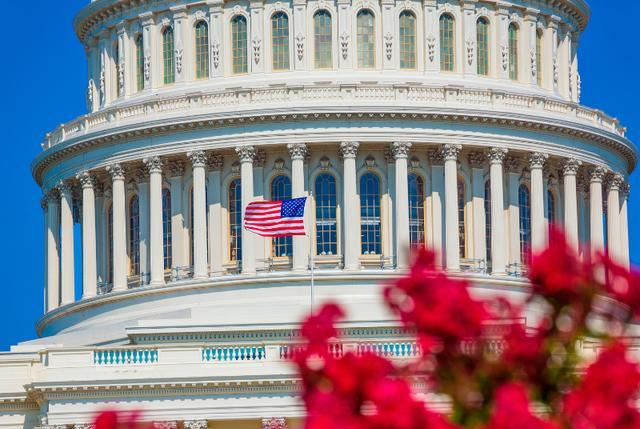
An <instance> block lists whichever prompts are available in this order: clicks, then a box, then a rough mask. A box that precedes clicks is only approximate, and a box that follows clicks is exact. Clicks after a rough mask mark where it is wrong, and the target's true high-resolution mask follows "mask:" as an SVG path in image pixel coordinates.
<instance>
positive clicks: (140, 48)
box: [136, 34, 144, 91]
mask: <svg viewBox="0 0 640 429" xmlns="http://www.w3.org/2000/svg"><path fill="white" fill-rule="evenodd" d="M136 88H137V89H138V91H142V90H143V89H144V40H143V38H142V34H138V36H137V37H136Z"/></svg>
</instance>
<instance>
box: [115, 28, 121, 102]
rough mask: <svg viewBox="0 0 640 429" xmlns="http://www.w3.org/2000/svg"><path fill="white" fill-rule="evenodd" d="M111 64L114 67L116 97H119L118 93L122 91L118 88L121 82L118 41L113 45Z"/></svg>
mask: <svg viewBox="0 0 640 429" xmlns="http://www.w3.org/2000/svg"><path fill="white" fill-rule="evenodd" d="M113 63H114V65H115V83H116V85H115V88H116V97H119V96H120V91H122V86H120V84H121V83H122V82H120V45H119V44H118V40H116V42H115V43H114V44H113Z"/></svg>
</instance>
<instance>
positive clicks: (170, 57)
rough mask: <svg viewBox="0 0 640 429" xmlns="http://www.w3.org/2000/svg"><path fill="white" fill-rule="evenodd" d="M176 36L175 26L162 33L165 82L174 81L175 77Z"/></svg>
mask: <svg viewBox="0 0 640 429" xmlns="http://www.w3.org/2000/svg"><path fill="white" fill-rule="evenodd" d="M174 55H175V53H174V36H173V28H171V27H167V28H165V30H164V32H163V33H162V64H163V69H164V84H165V85H168V84H171V83H174V82H175V80H176V78H175V72H174V70H175V68H174V64H175V57H174Z"/></svg>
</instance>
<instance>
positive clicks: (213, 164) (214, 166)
mask: <svg viewBox="0 0 640 429" xmlns="http://www.w3.org/2000/svg"><path fill="white" fill-rule="evenodd" d="M223 165H224V156H223V155H222V154H219V153H210V154H209V156H208V157H207V166H208V167H209V169H210V170H214V171H220V170H222V166H223Z"/></svg>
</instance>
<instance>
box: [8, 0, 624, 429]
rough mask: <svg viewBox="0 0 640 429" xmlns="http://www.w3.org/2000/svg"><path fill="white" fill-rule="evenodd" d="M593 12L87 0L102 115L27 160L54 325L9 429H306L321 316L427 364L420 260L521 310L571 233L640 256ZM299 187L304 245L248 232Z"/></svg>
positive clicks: (31, 353) (358, 343) (21, 385)
mask: <svg viewBox="0 0 640 429" xmlns="http://www.w3.org/2000/svg"><path fill="white" fill-rule="evenodd" d="M363 10H365V11H368V13H370V14H371V15H370V17H372V19H371V20H370V21H367V22H368V24H367V22H365V21H362V22H360V23H359V21H358V17H359V16H360V15H359V14H360V13H361V12H362V11H363ZM319 12H322V13H323V14H325V15H323V18H324V21H323V22H324V25H325V27H324V29H325V30H326V31H325V34H324V36H325V37H324V39H322V38H320V37H319V33H318V31H319V30H318V28H319V27H318V25H319V24H318V22H316V21H315V18H316V17H317V16H318V15H317V14H318V13H319ZM404 13H410V14H411V16H413V18H411V19H413V21H411V22H413V24H407V22H408V21H403V24H402V25H401V23H400V17H403V16H404V17H406V16H407V15H403V14H404ZM240 16H241V17H243V19H244V22H245V23H246V27H244V29H245V30H246V34H245V33H242V32H241V33H242V34H241V37H240V36H237V35H236V36H234V35H233V34H234V31H236V30H237V29H236V30H234V27H233V25H234V24H232V23H233V22H234V21H233V20H234V18H235V17H240ZM274 16H278V17H279V21H278V23H277V28H275V29H274V27H273V25H275V24H274V21H273V17H274ZM443 16H446V17H448V18H447V19H451V20H452V21H451V22H452V23H453V25H452V26H451V27H450V30H451V31H449V32H447V31H448V30H447V29H446V28H442V25H443V24H442V20H443V18H442V17H443ZM283 17H285V18H283ZM588 17H589V9H588V7H587V5H586V4H585V3H584V2H583V1H582V0H560V1H546V0H540V1H535V2H531V1H519V0H514V1H510V2H495V1H492V0H487V1H475V0H473V1H470V0H465V1H464V2H462V1H458V0H454V1H436V0H422V1H413V0H402V1H389V0H380V1H374V0H354V1H348V0H346V1H345V0H337V1H329V0H318V1H316V0H309V1H299V0H292V1H261V0H257V1H251V2H249V1H242V0H238V1H235V0H234V1H227V2H223V1H220V0H207V1H200V2H189V1H183V0H176V1H172V2H156V1H144V0H143V1H128V0H95V1H92V2H91V3H90V4H89V5H87V6H86V7H85V8H84V9H83V10H82V11H80V13H79V15H78V16H77V18H76V20H75V24H74V25H75V28H76V31H77V33H78V35H79V38H80V40H81V41H82V43H83V44H84V45H85V47H86V50H87V58H88V63H89V83H88V92H87V101H88V110H89V113H87V114H86V115H84V116H82V117H80V118H77V119H75V120H73V121H71V122H69V123H66V124H63V125H61V126H60V127H58V128H57V129H56V130H54V131H52V132H51V133H50V134H48V135H47V136H46V138H45V140H44V142H43V144H42V146H43V152H42V153H41V154H40V155H39V156H38V157H37V158H36V160H35V161H34V162H33V165H32V170H33V174H34V177H35V179H36V181H37V182H38V183H39V184H40V186H41V187H42V189H43V194H44V197H43V205H42V206H43V213H44V228H45V232H46V234H45V243H44V245H45V248H46V261H45V268H46V276H45V279H44V289H45V314H44V316H43V317H42V318H41V319H40V320H39V321H38V323H37V331H38V334H39V335H40V336H41V338H39V339H37V340H34V341H29V342H26V343H22V344H19V345H17V346H15V347H13V348H12V351H11V352H10V353H5V354H0V428H32V427H70V426H75V427H78V428H79V427H85V426H87V425H88V424H89V423H90V422H91V418H92V415H93V413H94V412H95V411H96V410H99V409H102V408H105V407H120V408H126V409H141V410H144V412H145V416H146V417H147V418H149V419H153V420H155V421H157V422H158V427H162V428H165V427H166V428H174V427H178V426H183V427H185V428H192V427H193V428H198V429H202V428H206V427H209V428H226V427H229V428H232V427H233V428H236V427H237V428H245V427H246V428H251V427H254V428H259V427H265V428H281V427H286V426H295V425H297V424H299V421H300V418H301V417H303V408H302V406H301V404H300V402H299V400H297V399H296V393H297V392H298V389H299V386H298V384H297V382H296V377H295V374H294V372H293V369H292V367H291V366H290V365H288V364H287V362H286V359H287V357H289V356H290V355H291V353H294V352H295V343H296V341H297V338H298V335H299V333H298V332H297V330H296V323H297V322H298V321H299V320H300V319H301V318H302V317H303V316H304V315H305V314H306V313H307V312H308V311H309V310H310V308H311V306H312V305H317V304H318V303H320V302H322V301H325V300H337V301H339V302H341V303H342V304H344V305H345V306H346V308H347V310H348V314H349V318H348V320H347V321H346V322H345V323H344V325H343V326H342V327H341V329H342V330H343V334H344V339H343V340H342V341H341V342H339V343H336V344H335V352H336V353H344V352H345V351H347V350H352V351H355V352H358V351H362V350H374V351H377V352H380V353H384V354H387V355H389V356H393V357H394V358H397V359H409V358H411V357H412V356H415V355H416V354H417V353H420V351H419V350H418V349H417V348H416V347H417V346H416V344H415V343H414V342H413V340H412V338H411V336H410V335H407V334H403V333H402V331H401V330H400V329H398V326H397V324H396V322H395V321H394V320H393V318H392V317H391V315H390V314H389V313H388V312H387V310H386V309H385V307H384V305H383V304H382V302H381V298H380V284H381V283H382V282H384V281H386V280H389V279H390V278H393V277H394V276H398V275H400V274H402V272H403V271H404V270H406V268H407V266H408V263H409V261H408V259H409V258H408V253H407V248H408V246H409V244H414V245H415V244H420V245H426V246H429V247H431V248H434V249H435V250H437V251H438V255H439V262H440V264H441V265H442V266H443V267H444V268H445V269H447V270H448V271H449V272H450V273H451V275H453V276H460V277H464V278H467V279H469V280H470V281H472V282H473V284H474V286H475V287H474V292H475V293H477V294H480V295H483V294H493V293H496V291H499V293H504V294H506V295H507V296H508V297H509V298H510V299H513V300H515V301H518V300H520V299H522V296H523V294H522V291H523V290H524V289H525V288H526V287H527V283H526V280H525V279H524V278H523V274H524V273H525V272H526V263H527V255H528V254H530V252H531V251H535V250H537V249H540V248H542V247H544V246H545V245H546V243H547V239H548V231H549V224H550V223H552V222H553V223H557V224H559V225H561V226H562V227H564V229H565V231H566V233H567V234H568V237H569V239H570V242H571V243H572V244H573V246H574V248H575V250H576V251H577V252H579V253H580V255H581V257H583V258H585V259H588V258H590V257H591V256H592V255H593V254H595V253H596V252H599V251H602V250H604V249H605V248H606V249H607V250H608V251H609V252H610V254H611V255H613V256H614V257H615V258H616V259H617V260H618V261H620V262H621V263H623V264H628V263H629V239H628V213H627V204H626V201H627V198H628V195H629V187H628V185H627V179H628V176H629V174H630V173H631V171H633V169H634V168H635V166H636V162H637V149H636V147H635V146H634V144H633V143H632V142H630V141H629V140H628V139H627V138H626V137H625V132H626V130H625V129H624V128H623V127H622V126H621V125H620V124H619V123H618V121H617V120H615V119H613V118H611V117H609V116H607V115H605V114H604V113H602V112H600V111H598V110H593V109H589V108H586V107H583V106H581V105H580V104H579V98H580V78H579V73H578V67H577V55H576V54H577V48H578V41H579V36H580V33H581V32H582V31H583V30H584V27H585V26H586V23H587V21H588ZM479 20H486V21H483V22H486V23H487V24H488V33H486V35H485V36H481V34H480V32H479V31H478V23H479V22H480V21H479ZM285 21H286V31H285V30H284V25H285V24H283V22H285ZM328 22H330V24H329V25H327V23H328ZM201 23H206V25H204V24H201ZM317 24H318V25H317ZM365 24H367V25H369V27H366V25H365ZM407 25H409V26H408V27H407ZM411 25H413V27H411ZM364 27H366V28H368V30H367V31H370V33H366V34H365V33H363V31H365V30H363V28H364ZM407 28H408V29H407ZM510 28H511V30H510ZM168 29H171V38H167V37H165V34H166V32H167V31H168ZM276 30H277V31H276ZM274 32H276V33H277V34H279V36H278V37H279V38H278V39H277V40H276V39H275V38H272V34H274ZM234 37H236V38H235V39H234ZM238 37H240V39H238ZM480 37H486V39H484V41H482V40H480ZM238 40H241V41H244V45H239V44H238V43H237V42H238ZM485 42H487V43H485ZM234 43H235V45H234ZM323 43H324V45H323ZM276 44H279V45H278V47H276ZM232 45H233V46H235V48H236V49H235V51H234V50H233V49H232V47H233V46H232ZM445 45H446V46H445ZM323 46H324V49H325V50H324V51H323V52H324V53H325V54H326V55H325V56H324V57H322V56H320V57H319V56H318V55H317V52H316V50H320V49H323V48H322V47H323ZM367 47H371V49H372V51H371V52H369V51H367V49H368V48H367ZM481 49H483V50H484V51H483V52H482V53H481V52H480V50H481ZM234 52H235V53H234ZM327 52H329V53H330V54H327ZM370 53H372V55H369V54H370ZM242 55H246V58H245V59H246V70H241V71H240V72H238V67H239V65H242V64H243V63H242V58H240V57H242ZM445 56H446V57H447V58H449V60H450V62H447V61H449V60H446V61H445V59H444V57H445ZM480 57H482V58H484V59H482V60H481V59H480ZM238 58H240V59H238ZM318 58H320V59H318ZM479 61H483V62H484V64H485V65H486V67H480V66H479V64H478V63H479ZM445 62H446V63H447V65H446V67H445V66H444V65H443V64H445ZM283 64H284V66H283ZM407 64H410V65H411V67H407ZM318 65H322V67H319V66H318ZM363 65H365V66H363ZM282 68H284V69H282ZM321 179H322V180H326V182H324V184H323V183H321ZM322 186H325V187H322ZM282 196H286V197H297V196H310V197H311V198H310V203H309V205H308V207H307V216H308V221H307V223H308V229H309V232H310V234H309V236H308V237H296V238H295V239H293V240H291V241H287V240H279V241H277V242H275V243H274V242H272V240H270V239H264V238H261V237H258V236H256V235H254V234H252V233H249V232H247V231H244V230H242V228H241V227H239V225H240V223H239V220H240V218H241V212H242V208H243V207H245V206H246V205H247V204H248V203H249V202H250V201H253V200H257V199H275V198H278V197H282ZM76 223H80V224H81V225H82V227H81V231H82V237H81V238H82V239H81V242H82V249H76V250H79V251H80V254H82V258H81V259H80V260H74V253H75V254H78V252H74V241H77V240H74V237H73V235H74V224H76ZM580 243H582V245H580ZM311 263H313V266H314V282H315V290H314V291H313V293H312V291H311V288H310V280H311V272H310V265H311ZM76 264H80V265H81V266H82V278H81V279H75V278H74V272H75V265H76ZM76 284H81V285H82V293H81V294H76V292H75V285H76ZM531 317H532V318H535V317H536V316H535V314H531ZM416 388H417V389H419V390H420V389H422V388H423V387H422V386H416ZM424 393H425V398H426V399H427V400H429V401H431V402H432V405H433V406H435V407H446V404H440V403H439V402H438V400H437V398H432V397H430V396H429V394H428V392H424Z"/></svg>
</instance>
